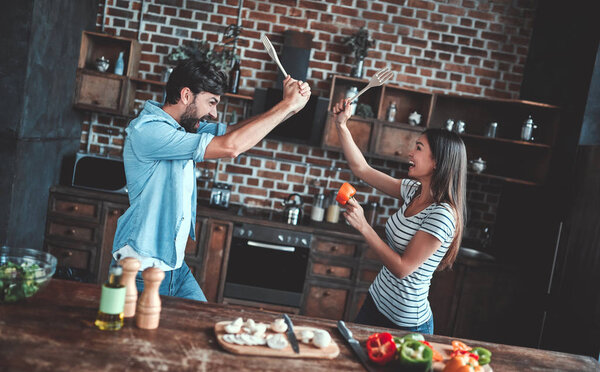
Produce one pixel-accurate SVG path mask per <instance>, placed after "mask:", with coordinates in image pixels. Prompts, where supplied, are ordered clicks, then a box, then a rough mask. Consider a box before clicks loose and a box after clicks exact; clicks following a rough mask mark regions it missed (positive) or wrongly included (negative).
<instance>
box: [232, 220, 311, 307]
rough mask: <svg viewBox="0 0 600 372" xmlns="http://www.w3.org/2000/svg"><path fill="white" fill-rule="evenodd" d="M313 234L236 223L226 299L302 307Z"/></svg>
mask: <svg viewBox="0 0 600 372" xmlns="http://www.w3.org/2000/svg"><path fill="white" fill-rule="evenodd" d="M311 240H312V235H311V234H308V233H304V232H299V231H293V230H287V229H280V228H275V227H270V226H262V225H253V224H246V223H243V224H235V225H234V229H233V237H232V239H231V247H230V250H229V260H228V264H227V275H226V278H225V285H224V288H223V297H224V298H225V299H227V298H230V299H240V300H247V301H254V302H260V303H268V304H275V305H283V306H291V307H300V300H301V298H302V291H303V289H304V278H305V277H306V269H307V266H308V257H309V253H310V244H311Z"/></svg>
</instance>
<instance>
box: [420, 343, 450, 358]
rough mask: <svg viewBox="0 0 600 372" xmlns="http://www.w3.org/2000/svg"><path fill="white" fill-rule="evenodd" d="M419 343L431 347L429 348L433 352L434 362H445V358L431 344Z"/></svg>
mask: <svg viewBox="0 0 600 372" xmlns="http://www.w3.org/2000/svg"><path fill="white" fill-rule="evenodd" d="M419 342H421V343H422V344H425V345H427V346H429V348H430V349H431V350H432V351H433V361H434V362H441V361H443V360H444V356H443V355H442V354H441V353H440V352H439V351H437V350H436V349H435V348H434V347H433V346H432V345H431V344H430V343H429V342H427V341H419Z"/></svg>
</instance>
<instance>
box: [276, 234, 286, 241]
mask: <svg viewBox="0 0 600 372" xmlns="http://www.w3.org/2000/svg"><path fill="white" fill-rule="evenodd" d="M277 239H279V241H280V242H284V241H285V240H284V238H283V235H277Z"/></svg>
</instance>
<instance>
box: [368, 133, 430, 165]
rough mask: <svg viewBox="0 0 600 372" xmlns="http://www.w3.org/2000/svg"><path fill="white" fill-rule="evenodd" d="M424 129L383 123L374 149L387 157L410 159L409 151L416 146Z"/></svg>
mask: <svg viewBox="0 0 600 372" xmlns="http://www.w3.org/2000/svg"><path fill="white" fill-rule="evenodd" d="M422 130H423V129H422V128H420V129H419V128H416V129H412V128H411V129H408V128H406V127H402V126H399V125H393V124H381V126H380V128H379V130H378V132H377V135H376V138H375V147H374V150H373V151H374V153H375V154H377V155H380V156H383V157H386V158H394V159H396V160H400V161H408V153H409V152H410V151H411V150H412V149H413V148H414V146H415V142H416V141H417V138H419V136H420V135H421V133H422Z"/></svg>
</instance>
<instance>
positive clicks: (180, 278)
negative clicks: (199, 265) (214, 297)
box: [135, 261, 206, 302]
mask: <svg viewBox="0 0 600 372" xmlns="http://www.w3.org/2000/svg"><path fill="white" fill-rule="evenodd" d="M135 285H136V287H137V290H138V292H139V293H142V291H143V290H144V278H142V272H141V271H140V272H138V273H137V276H136V277H135ZM158 293H159V294H160V295H163V296H173V297H182V298H187V299H190V300H196V301H202V302H206V297H205V296H204V292H202V289H200V286H199V285H198V282H197V281H196V278H194V276H193V275H192V272H191V271H190V268H189V267H188V265H187V264H186V263H185V261H184V262H183V265H181V267H180V268H179V269H177V270H172V271H165V278H164V279H163V281H162V283H160V287H159V288H158Z"/></svg>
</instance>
